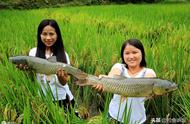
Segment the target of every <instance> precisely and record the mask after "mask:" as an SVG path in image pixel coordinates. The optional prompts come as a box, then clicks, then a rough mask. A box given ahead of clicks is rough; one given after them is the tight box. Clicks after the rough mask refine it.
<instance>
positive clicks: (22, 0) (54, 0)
mask: <svg viewBox="0 0 190 124" xmlns="http://www.w3.org/2000/svg"><path fill="white" fill-rule="evenodd" d="M165 1H169V0H0V9H2V8H9V9H12V8H13V9H32V8H42V7H59V6H74V5H102V4H103V5H104V4H112V3H113V4H114V3H115V4H126V3H158V2H165ZM174 1H190V0H174Z"/></svg>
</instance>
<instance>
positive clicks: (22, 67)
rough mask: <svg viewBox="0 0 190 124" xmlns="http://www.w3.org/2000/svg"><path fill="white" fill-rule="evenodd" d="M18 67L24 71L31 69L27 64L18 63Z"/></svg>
mask: <svg viewBox="0 0 190 124" xmlns="http://www.w3.org/2000/svg"><path fill="white" fill-rule="evenodd" d="M16 68H18V69H20V70H23V71H26V70H29V67H28V65H26V64H17V65H16Z"/></svg>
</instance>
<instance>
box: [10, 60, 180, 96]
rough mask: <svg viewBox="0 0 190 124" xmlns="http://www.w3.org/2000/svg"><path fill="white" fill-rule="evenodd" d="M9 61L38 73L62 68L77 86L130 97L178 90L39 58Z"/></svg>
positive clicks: (156, 82) (172, 85) (163, 83)
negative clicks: (96, 85) (101, 87)
mask: <svg viewBox="0 0 190 124" xmlns="http://www.w3.org/2000/svg"><path fill="white" fill-rule="evenodd" d="M9 60H10V61H11V62H12V63H14V64H27V65H28V67H29V68H31V69H33V70H34V71H35V72H36V73H43V74H55V73H56V71H57V69H59V68H62V69H63V70H65V71H67V72H68V73H69V74H71V75H73V76H74V77H76V78H77V79H78V81H77V82H78V83H77V84H78V85H80V86H85V85H94V84H102V85H103V91H105V92H110V93H115V94H120V95H123V96H128V97H151V96H155V95H164V94H166V93H168V92H171V91H174V90H176V89H177V85H176V84H175V83H173V82H170V81H168V80H162V79H159V78H126V77H123V76H115V77H102V78H98V77H97V76H94V75H90V74H86V73H85V72H83V71H81V70H80V69H77V68H75V67H72V66H70V65H67V64H64V63H60V62H55V61H48V60H46V59H41V58H37V57H30V56H16V57H10V58H9Z"/></svg>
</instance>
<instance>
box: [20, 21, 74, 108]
mask: <svg viewBox="0 0 190 124" xmlns="http://www.w3.org/2000/svg"><path fill="white" fill-rule="evenodd" d="M37 41H38V42H37V48H36V47H35V48H32V49H31V50H30V52H29V56H36V57H40V58H43V59H50V58H51V57H52V56H55V57H56V61H58V62H63V63H66V64H70V60H69V57H68V54H67V53H66V52H65V49H64V45H63V40H62V37H61V32H60V29H59V26H58V24H57V22H56V21H55V20H53V19H44V20H42V21H41V23H40V24H39V26H38V32H37ZM17 67H18V68H20V69H23V68H26V67H25V65H18V66H17ZM36 76H37V81H38V82H39V83H40V85H41V88H42V91H43V93H44V94H45V95H46V93H47V91H48V89H49V87H50V90H51V93H52V95H53V99H54V102H58V103H59V106H61V107H65V108H66V107H68V108H70V107H74V103H75V101H74V97H73V95H72V93H71V91H70V89H69V86H68V84H67V81H68V78H69V77H68V75H67V73H66V72H65V71H63V70H61V69H59V70H57V74H52V75H45V74H39V73H37V74H36Z"/></svg>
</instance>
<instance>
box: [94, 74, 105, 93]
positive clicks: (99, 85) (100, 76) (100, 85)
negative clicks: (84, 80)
mask: <svg viewBox="0 0 190 124" xmlns="http://www.w3.org/2000/svg"><path fill="white" fill-rule="evenodd" d="M103 77H108V76H107V75H99V79H101V78H103ZM92 87H93V88H94V89H95V90H98V91H100V92H102V91H103V84H94V85H93V86H92Z"/></svg>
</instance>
